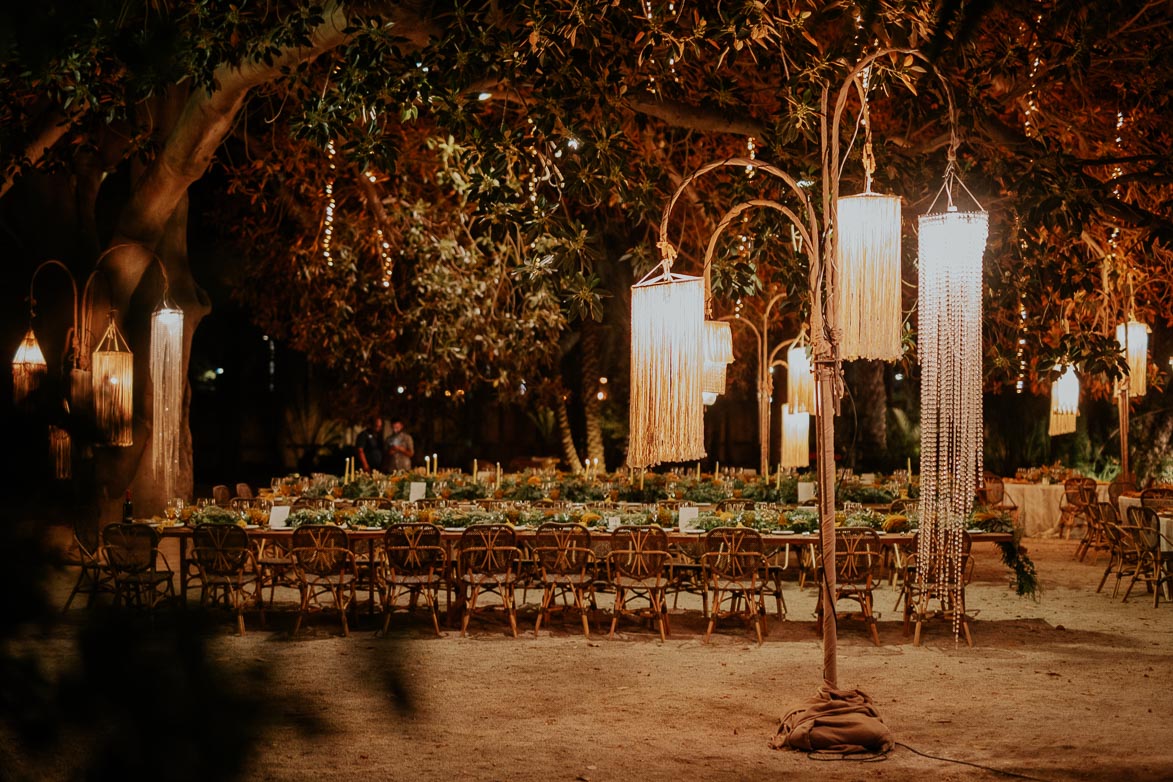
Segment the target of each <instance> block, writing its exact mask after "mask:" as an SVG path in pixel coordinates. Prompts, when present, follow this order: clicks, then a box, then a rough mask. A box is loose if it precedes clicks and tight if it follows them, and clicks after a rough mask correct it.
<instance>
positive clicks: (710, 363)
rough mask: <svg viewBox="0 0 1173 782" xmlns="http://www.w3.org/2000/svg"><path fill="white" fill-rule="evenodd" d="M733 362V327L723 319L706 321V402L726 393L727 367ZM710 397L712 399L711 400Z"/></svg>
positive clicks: (710, 402)
mask: <svg viewBox="0 0 1173 782" xmlns="http://www.w3.org/2000/svg"><path fill="white" fill-rule="evenodd" d="M732 363H733V329H732V328H731V327H730V325H729V324H728V323H727V322H725V321H722V320H706V321H705V368H704V377H703V385H702V390H703V394H704V400H705V404H710V405H711V404H712V403H713V402H715V401H716V400H717V396H718V395H719V394H723V393H725V380H726V378H725V369H726V367H727V366H728V365H729V364H732ZM710 399H711V400H712V401H710Z"/></svg>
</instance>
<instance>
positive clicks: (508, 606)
mask: <svg viewBox="0 0 1173 782" xmlns="http://www.w3.org/2000/svg"><path fill="white" fill-rule="evenodd" d="M516 597H517V595H516V592H515V591H514V589H513V585H512V584H506V585H504V586H503V587H502V588H501V600H502V601H504V602H505V610H506V612H508V614H509V629H510V630H511V631H513V637H514V638H516V637H517V602H516ZM522 599H523V600H524V599H525V598H524V587H523V597H522Z"/></svg>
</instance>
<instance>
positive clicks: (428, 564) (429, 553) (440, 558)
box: [383, 521, 448, 576]
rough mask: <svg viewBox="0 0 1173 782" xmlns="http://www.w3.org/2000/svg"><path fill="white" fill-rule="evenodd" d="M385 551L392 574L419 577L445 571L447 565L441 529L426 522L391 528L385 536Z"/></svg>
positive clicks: (396, 525)
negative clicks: (441, 544)
mask: <svg viewBox="0 0 1173 782" xmlns="http://www.w3.org/2000/svg"><path fill="white" fill-rule="evenodd" d="M383 551H384V553H385V554H386V556H387V566H388V567H389V568H390V569H391V571H392V573H393V574H398V575H405V576H419V575H426V574H428V573H434V572H436V571H437V570H442V569H443V567H444V564H445V563H446V562H447V561H448V557H447V554H446V553H445V550H444V548H443V547H441V546H440V528H439V527H437V526H436V525H435V524H429V523H427V522H422V521H421V522H404V523H401V524H392V525H391V526H390V527H388V528H387V531H386V532H385V533H384V534H383Z"/></svg>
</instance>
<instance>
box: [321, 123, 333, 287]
mask: <svg viewBox="0 0 1173 782" xmlns="http://www.w3.org/2000/svg"><path fill="white" fill-rule="evenodd" d="M326 152H327V154H328V155H329V161H330V178H329V179H328V180H327V181H326V216H325V218H324V219H323V221H322V258H323V259H325V261H326V265H327V266H330V267H333V266H334V256H332V255H331V254H330V244H331V241H332V240H333V238H334V206H335V203H336V202H335V200H334V178H335V170H336V166H335V165H334V142H333V141H327V142H326Z"/></svg>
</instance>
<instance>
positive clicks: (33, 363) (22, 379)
mask: <svg viewBox="0 0 1173 782" xmlns="http://www.w3.org/2000/svg"><path fill="white" fill-rule="evenodd" d="M47 370H48V365H47V364H46V363H45V354H44V353H42V352H41V346H40V344H38V343H37V335H36V334H34V333H33V328H32V326H29V330H28V333H27V334H25V335H24V339H23V340H21V343H20V346H19V347H17V349H16V355H15V356H13V357H12V401H13V402H15V403H16V404H18V405H19V404H20V403H21V402H23V401H24V400H25V399H26V398H27V397H28V395H29V394H31V393H32V392H33V391H34V390H35V389H36V388H37V386H39V385H40V384H41V378H43V377H44V376H45V372H46V371H47Z"/></svg>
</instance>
